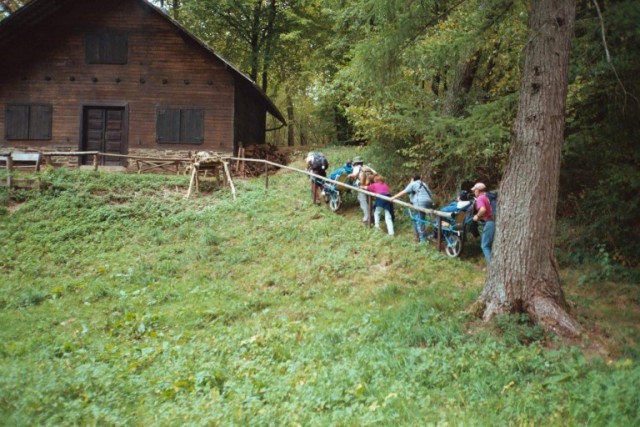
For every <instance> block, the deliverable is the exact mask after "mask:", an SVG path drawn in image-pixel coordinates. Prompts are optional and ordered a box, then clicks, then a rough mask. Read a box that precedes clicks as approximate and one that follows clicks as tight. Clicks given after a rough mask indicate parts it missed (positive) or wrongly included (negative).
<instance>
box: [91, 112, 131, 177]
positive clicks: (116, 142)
mask: <svg viewBox="0 0 640 427" xmlns="http://www.w3.org/2000/svg"><path fill="white" fill-rule="evenodd" d="M125 128H126V127H125V108H124V107H85V109H84V121H83V129H84V131H83V137H82V141H83V143H82V149H83V150H84V151H99V152H101V153H113V154H125V153H126V152H127V147H126V130H125ZM123 160H124V159H122V158H119V157H101V161H100V163H101V164H103V165H108V166H109V165H111V166H120V165H123V164H125V162H124V161H123ZM92 161H93V156H84V159H83V163H84V164H90V163H91V162H92Z"/></svg>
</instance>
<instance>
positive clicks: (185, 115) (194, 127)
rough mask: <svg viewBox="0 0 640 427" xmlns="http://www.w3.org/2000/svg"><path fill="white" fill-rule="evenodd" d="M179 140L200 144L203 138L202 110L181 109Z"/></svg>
mask: <svg viewBox="0 0 640 427" xmlns="http://www.w3.org/2000/svg"><path fill="white" fill-rule="evenodd" d="M180 136H181V138H180V141H181V142H185V143H190V144H202V142H203V140H204V110H203V109H201V108H199V109H185V110H182V117H181V120H180Z"/></svg>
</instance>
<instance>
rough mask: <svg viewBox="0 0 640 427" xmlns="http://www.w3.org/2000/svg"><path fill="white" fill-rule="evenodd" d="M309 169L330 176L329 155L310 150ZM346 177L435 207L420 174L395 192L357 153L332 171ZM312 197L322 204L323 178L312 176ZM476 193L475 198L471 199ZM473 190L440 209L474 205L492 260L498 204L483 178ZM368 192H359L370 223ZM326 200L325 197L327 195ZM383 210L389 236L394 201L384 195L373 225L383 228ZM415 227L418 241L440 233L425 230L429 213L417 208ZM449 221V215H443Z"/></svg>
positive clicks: (419, 204)
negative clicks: (489, 193) (488, 190)
mask: <svg viewBox="0 0 640 427" xmlns="http://www.w3.org/2000/svg"><path fill="white" fill-rule="evenodd" d="M306 166H307V170H309V171H311V172H312V173H314V174H315V175H319V176H322V177H325V178H326V177H327V169H328V168H329V162H328V161H327V159H326V157H325V156H324V155H323V154H322V153H319V152H310V153H309V154H308V155H307V157H306ZM340 177H342V178H344V179H345V181H346V182H347V183H349V184H350V185H352V186H355V187H359V188H362V189H364V190H367V191H369V192H371V193H375V194H378V195H381V196H385V197H386V198H388V199H390V200H396V199H398V198H400V197H403V196H405V195H408V196H409V200H410V202H411V204H412V205H413V206H414V207H416V208H422V209H435V204H434V202H433V194H432V192H431V189H430V188H429V186H428V185H427V184H426V183H425V182H423V181H422V179H421V176H420V175H419V174H417V175H415V176H413V178H412V180H411V182H409V184H408V185H407V186H406V187H405V188H404V189H403V190H402V191H400V192H399V193H397V194H395V195H392V194H391V189H390V187H389V185H388V184H387V183H386V180H385V178H384V176H382V175H381V174H379V173H377V172H376V171H375V170H374V169H373V168H372V167H370V166H368V165H366V164H365V163H364V161H363V159H362V157H360V156H355V157H354V158H353V159H352V160H351V161H350V162H347V164H345V166H344V167H343V168H341V169H340V170H339V171H336V172H334V173H332V174H331V175H330V178H331V179H334V180H336V179H338V178H340ZM311 185H312V192H313V201H314V203H315V204H316V205H319V204H320V198H321V197H322V196H325V197H327V196H326V195H325V185H324V182H322V181H320V180H316V179H313V178H312V180H311ZM470 193H471V194H472V195H473V197H474V198H475V200H473V201H472V200H470V199H471V196H470ZM470 193H469V192H467V191H465V190H461V191H459V192H458V194H457V197H456V200H453V201H452V202H451V203H449V204H448V205H446V206H443V207H441V208H439V209H437V210H438V211H440V212H452V213H453V212H459V211H461V210H467V209H474V210H473V213H474V215H473V223H474V225H475V224H477V223H482V224H483V225H484V227H483V230H482V236H481V244H480V247H481V248H482V252H483V254H484V257H485V259H486V261H487V263H489V261H490V260H491V247H492V245H493V236H494V233H495V213H494V210H495V206H492V203H491V201H490V200H489V198H488V197H487V186H486V185H485V184H483V183H481V182H477V183H476V184H475V185H474V186H473V187H472V188H471V190H470ZM367 198H368V196H367V195H366V194H365V193H362V192H358V193H357V199H358V203H359V205H360V209H361V210H362V215H363V217H362V222H363V223H364V224H368V223H369V221H370V208H369V202H368V200H367ZM325 200H326V199H325ZM383 213H384V220H385V224H386V228H387V233H388V234H389V235H390V236H394V235H395V229H394V219H395V215H394V204H393V202H391V201H388V200H384V199H381V198H376V199H375V204H374V209H373V219H374V227H376V228H380V219H381V216H382V214H383ZM413 216H414V217H415V218H416V219H415V220H414V229H415V232H416V239H417V241H418V242H420V243H422V242H426V241H427V240H433V239H434V238H435V237H437V230H436V229H434V230H433V233H434V234H430V235H427V232H426V227H425V224H426V222H427V221H426V220H425V218H426V214H425V213H424V212H422V211H418V210H416V211H414V213H413ZM443 220H444V221H446V220H447V219H446V218H443Z"/></svg>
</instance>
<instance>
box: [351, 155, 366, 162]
mask: <svg viewBox="0 0 640 427" xmlns="http://www.w3.org/2000/svg"><path fill="white" fill-rule="evenodd" d="M351 162H353V163H364V161H363V160H362V157H360V156H355V157H354V158H353V160H352V161H351Z"/></svg>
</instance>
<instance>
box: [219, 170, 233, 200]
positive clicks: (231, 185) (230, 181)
mask: <svg viewBox="0 0 640 427" xmlns="http://www.w3.org/2000/svg"><path fill="white" fill-rule="evenodd" d="M222 166H223V167H224V172H225V173H226V174H227V180H228V182H229V187H231V195H232V196H233V200H235V199H236V187H235V186H234V185H233V181H232V180H231V174H230V173H229V166H228V164H227V162H222Z"/></svg>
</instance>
